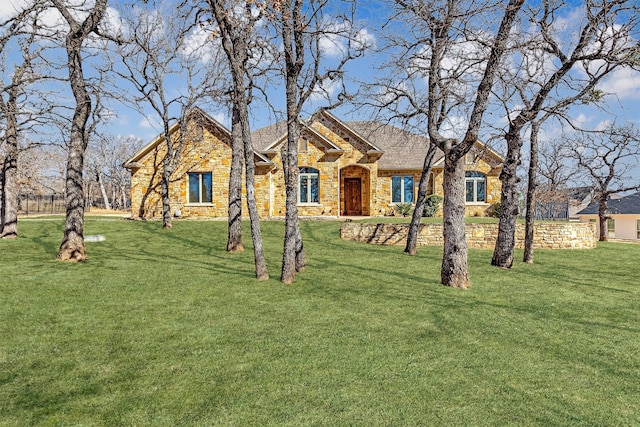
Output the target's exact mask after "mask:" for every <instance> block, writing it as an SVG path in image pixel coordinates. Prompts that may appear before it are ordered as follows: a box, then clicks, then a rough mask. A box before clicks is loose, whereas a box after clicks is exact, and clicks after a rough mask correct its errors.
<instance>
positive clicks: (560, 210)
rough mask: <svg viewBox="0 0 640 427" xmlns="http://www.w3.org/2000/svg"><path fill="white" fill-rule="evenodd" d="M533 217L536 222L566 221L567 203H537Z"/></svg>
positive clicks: (567, 216)
mask: <svg viewBox="0 0 640 427" xmlns="http://www.w3.org/2000/svg"><path fill="white" fill-rule="evenodd" d="M533 216H534V218H535V219H536V220H558V219H561V220H566V219H568V218H569V202H567V201H564V202H538V203H536V208H535V211H534V215H533Z"/></svg>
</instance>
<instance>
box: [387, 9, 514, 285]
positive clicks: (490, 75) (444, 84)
mask: <svg viewBox="0 0 640 427" xmlns="http://www.w3.org/2000/svg"><path fill="white" fill-rule="evenodd" d="M523 3H524V2H523V0H512V1H510V2H509V3H508V4H507V5H504V4H502V3H496V4H487V3H481V4H480V3H475V2H462V1H448V2H437V1H430V2H427V1H418V0H416V1H404V0H396V4H398V5H399V6H400V8H401V11H402V12H403V13H405V14H408V16H409V18H410V20H411V24H413V25H417V26H419V28H420V29H421V30H423V31H425V32H426V35H425V36H424V37H423V38H422V40H420V41H421V42H426V46H425V50H427V51H428V52H429V55H428V56H427V58H425V59H423V61H422V67H423V68H424V70H425V71H426V73H425V74H426V77H427V78H428V83H427V84H428V89H427V92H428V98H427V105H428V107H427V129H428V134H429V138H430V140H431V142H432V143H433V144H435V145H437V146H438V148H440V149H441V150H442V151H443V152H444V163H445V165H444V185H443V186H444V204H443V212H444V227H443V232H444V240H445V241H444V253H443V258H442V269H441V281H442V283H443V284H445V285H447V286H451V287H456V288H467V287H469V286H470V284H471V282H470V279H469V273H468V266H467V244H466V238H465V225H464V213H465V209H464V200H465V198H464V196H465V186H464V182H465V181H464V164H463V161H462V160H463V158H464V156H465V155H466V153H468V152H469V150H470V149H471V147H472V146H473V144H474V143H475V142H476V141H477V139H478V132H479V130H480V127H481V124H482V119H483V116H484V113H485V111H486V109H487V104H488V100H489V96H490V95H491V90H492V88H493V83H494V80H495V77H496V74H497V72H498V70H499V69H500V65H501V63H500V61H501V59H502V57H503V54H504V52H505V50H506V47H507V40H508V37H509V33H510V31H511V28H512V26H513V23H514V21H515V20H516V17H517V15H518V13H519V11H520V8H521V7H522V5H523ZM500 9H502V18H501V21H500V23H499V26H498V28H497V29H496V30H495V31H496V32H495V36H493V37H491V38H489V39H488V40H487V38H486V29H487V28H495V20H493V19H495V18H493V15H494V14H495V13H496V11H498V10H500ZM399 18H400V17H399ZM482 18H485V19H487V20H488V21H487V20H483V19H482ZM489 19H490V20H489ZM480 22H482V25H483V30H482V31H480V30H479V29H478V28H473V26H474V24H477V23H480ZM477 34H484V35H485V36H483V37H482V38H478V36H477ZM461 41H465V42H468V41H475V42H479V43H478V45H480V46H482V48H480V49H476V54H478V56H477V58H476V60H475V61H472V60H471V59H467V60H466V61H459V62H460V63H464V64H467V65H466V67H467V69H466V70H465V73H467V74H468V73H469V70H471V69H472V68H473V67H478V64H482V67H481V68H483V70H481V71H480V72H476V76H475V77H476V78H477V83H476V84H475V85H473V87H475V96H474V97H473V99H474V101H473V103H472V105H471V106H470V110H469V111H468V112H467V114H468V116H467V117H468V120H467V126H466V129H465V130H464V132H463V136H462V137H461V138H456V137H453V136H447V135H445V134H444V133H443V132H442V128H441V125H442V124H443V123H445V122H446V121H447V120H449V119H451V116H450V114H451V110H450V108H449V106H450V105H451V103H457V100H455V99H453V100H452V99H451V98H452V95H453V94H454V92H452V91H451V90H450V88H449V85H459V82H457V81H456V79H452V78H451V77H452V76H455V75H454V74H453V73H447V71H448V66H447V64H446V61H449V59H450V58H451V57H455V56H456V55H458V56H459V55H460V52H461V51H462V49H460V44H459V43H460V42H461ZM456 69H457V68H456Z"/></svg>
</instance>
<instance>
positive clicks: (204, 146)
mask: <svg viewBox="0 0 640 427" xmlns="http://www.w3.org/2000/svg"><path fill="white" fill-rule="evenodd" d="M194 136H195V137H194V138H188V139H187V142H186V144H185V147H184V148H183V151H182V155H181V158H180V163H179V165H178V167H177V168H176V169H175V171H174V173H173V174H172V176H171V181H170V185H169V198H170V204H171V213H172V214H175V213H176V212H177V211H180V216H181V217H182V218H225V217H226V216H227V215H228V214H227V206H228V203H229V172H230V168H231V147H230V146H229V142H228V137H227V136H226V135H224V134H222V133H221V132H220V131H219V130H218V129H216V128H214V127H208V126H205V127H204V129H202V130H201V131H199V132H195V133H194ZM176 138H177V135H176ZM166 152H167V145H166V142H165V141H164V140H162V141H160V143H158V144H157V145H155V146H153V147H152V149H151V150H150V151H149V152H148V153H147V154H146V155H145V156H144V157H143V158H142V159H141V160H140V161H139V167H137V168H136V169H135V170H134V174H133V175H132V177H131V211H132V215H133V216H134V217H140V218H162V197H161V184H160V182H161V178H162V169H163V168H162V160H163V159H164V157H165V155H166ZM189 172H211V174H212V192H213V200H212V202H211V203H188V198H187V192H188V186H189V177H188V173H189ZM270 176H271V174H270V173H269V170H268V169H266V168H264V167H256V175H255V193H256V200H257V201H258V211H259V214H260V216H261V217H266V216H268V213H269V194H270V191H271V189H270ZM244 194H245V190H244V183H243V209H242V213H243V216H248V210H247V207H246V199H245V198H244Z"/></svg>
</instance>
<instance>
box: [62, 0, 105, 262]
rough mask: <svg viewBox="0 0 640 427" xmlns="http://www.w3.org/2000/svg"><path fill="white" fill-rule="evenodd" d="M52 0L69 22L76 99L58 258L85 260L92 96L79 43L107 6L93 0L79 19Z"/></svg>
mask: <svg viewBox="0 0 640 427" xmlns="http://www.w3.org/2000/svg"><path fill="white" fill-rule="evenodd" d="M51 1H52V2H53V4H54V6H55V7H56V9H57V10H58V11H59V12H60V14H61V15H62V17H63V18H64V20H65V21H66V23H67V24H68V25H69V32H68V34H67V37H66V50H67V57H68V69H69V83H70V86H71V90H72V92H73V96H74V98H75V102H76V107H75V111H74V114H73V120H72V123H71V136H70V139H69V158H68V160H67V178H66V184H65V189H66V205H67V214H66V221H65V228H64V237H63V239H62V244H61V245H60V250H59V251H58V259H59V260H62V261H84V260H85V259H86V253H85V246H84V194H83V177H82V172H83V167H84V154H85V150H86V148H87V143H88V133H87V128H86V125H87V120H88V119H89V116H90V115H91V97H90V95H89V92H88V90H87V83H86V80H85V76H84V72H83V69H82V47H83V46H82V45H83V43H84V42H85V41H86V40H87V38H88V37H89V36H90V35H91V34H92V33H94V32H95V31H96V29H97V28H98V24H99V23H100V21H101V20H102V18H103V16H104V14H105V11H106V8H107V0H96V1H95V4H94V5H93V7H91V8H90V9H89V10H88V14H87V15H86V17H85V18H84V19H83V20H81V21H79V20H77V19H76V17H75V16H74V13H75V11H74V10H73V9H72V8H71V7H70V6H68V5H67V4H65V2H63V0H51Z"/></svg>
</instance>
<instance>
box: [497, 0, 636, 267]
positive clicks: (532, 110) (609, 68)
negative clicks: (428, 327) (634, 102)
mask: <svg viewBox="0 0 640 427" xmlns="http://www.w3.org/2000/svg"><path fill="white" fill-rule="evenodd" d="M566 9H568V5H567V4H566V3H565V2H564V1H562V0H560V1H556V0H545V1H543V2H541V3H540V4H539V5H534V6H532V7H530V8H529V9H527V15H528V16H529V20H528V21H529V22H530V23H535V25H536V30H537V31H538V32H537V33H534V35H533V37H532V40H528V41H525V42H522V44H523V45H526V46H527V47H526V48H525V50H524V51H522V50H521V51H520V52H519V55H521V58H522V60H521V61H520V63H519V64H514V63H512V65H514V68H515V70H516V75H515V76H511V75H510V74H511V73H508V72H505V73H504V74H503V76H507V77H508V79H507V80H506V81H505V84H506V85H507V89H506V90H505V92H513V95H514V97H515V100H514V101H513V102H515V104H516V105H517V108H518V110H517V111H515V112H513V110H512V111H510V112H509V114H508V117H509V125H508V129H507V131H506V132H505V140H506V142H507V156H506V159H505V162H504V164H503V167H502V172H501V174H500V180H501V181H502V194H501V211H500V223H499V226H498V227H499V231H498V238H497V241H496V245H495V249H494V252H493V258H492V260H491V264H492V265H495V266H498V267H503V268H510V267H511V266H512V265H513V252H514V245H515V224H516V217H517V214H518V177H517V168H518V165H519V164H520V157H521V148H522V144H523V139H522V130H523V129H524V127H525V126H526V125H527V124H528V123H530V122H531V121H533V120H535V118H536V117H537V116H538V114H539V113H540V112H541V111H542V110H545V111H546V112H547V113H549V112H550V111H561V110H563V109H566V108H567V106H569V105H571V104H572V103H574V102H576V101H578V100H584V99H585V98H587V97H588V96H589V95H592V94H593V91H594V88H595V87H596V85H597V84H598V83H599V82H600V81H601V80H602V79H603V78H604V77H605V76H607V75H609V74H610V73H612V72H613V71H614V70H616V69H617V68H619V67H622V66H626V65H629V58H630V56H631V55H634V54H635V53H636V52H637V46H635V44H633V43H632V42H631V40H630V34H633V32H634V30H635V28H636V27H637V20H638V13H637V9H638V6H637V4H636V2H635V1H609V0H602V1H588V2H585V3H584V13H583V19H582V23H581V25H580V28H579V29H578V30H577V31H576V32H575V34H572V37H567V35H568V34H567V31H566V28H563V27H562V26H561V25H559V24H558V23H557V21H558V17H559V16H560V15H561V13H562V12H563V10H565V11H566ZM567 12H568V11H567ZM573 25H575V23H572V26H573ZM524 33H526V31H525V30H524V29H521V31H519V34H524ZM569 34H571V33H569ZM572 39H573V40H572ZM578 67H579V68H580V70H579V71H576V72H573V73H572V71H574V70H575V69H576V68H578ZM505 71H506V70H505ZM552 91H559V92H561V93H562V95H556V96H553V94H552ZM507 96H509V95H507Z"/></svg>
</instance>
